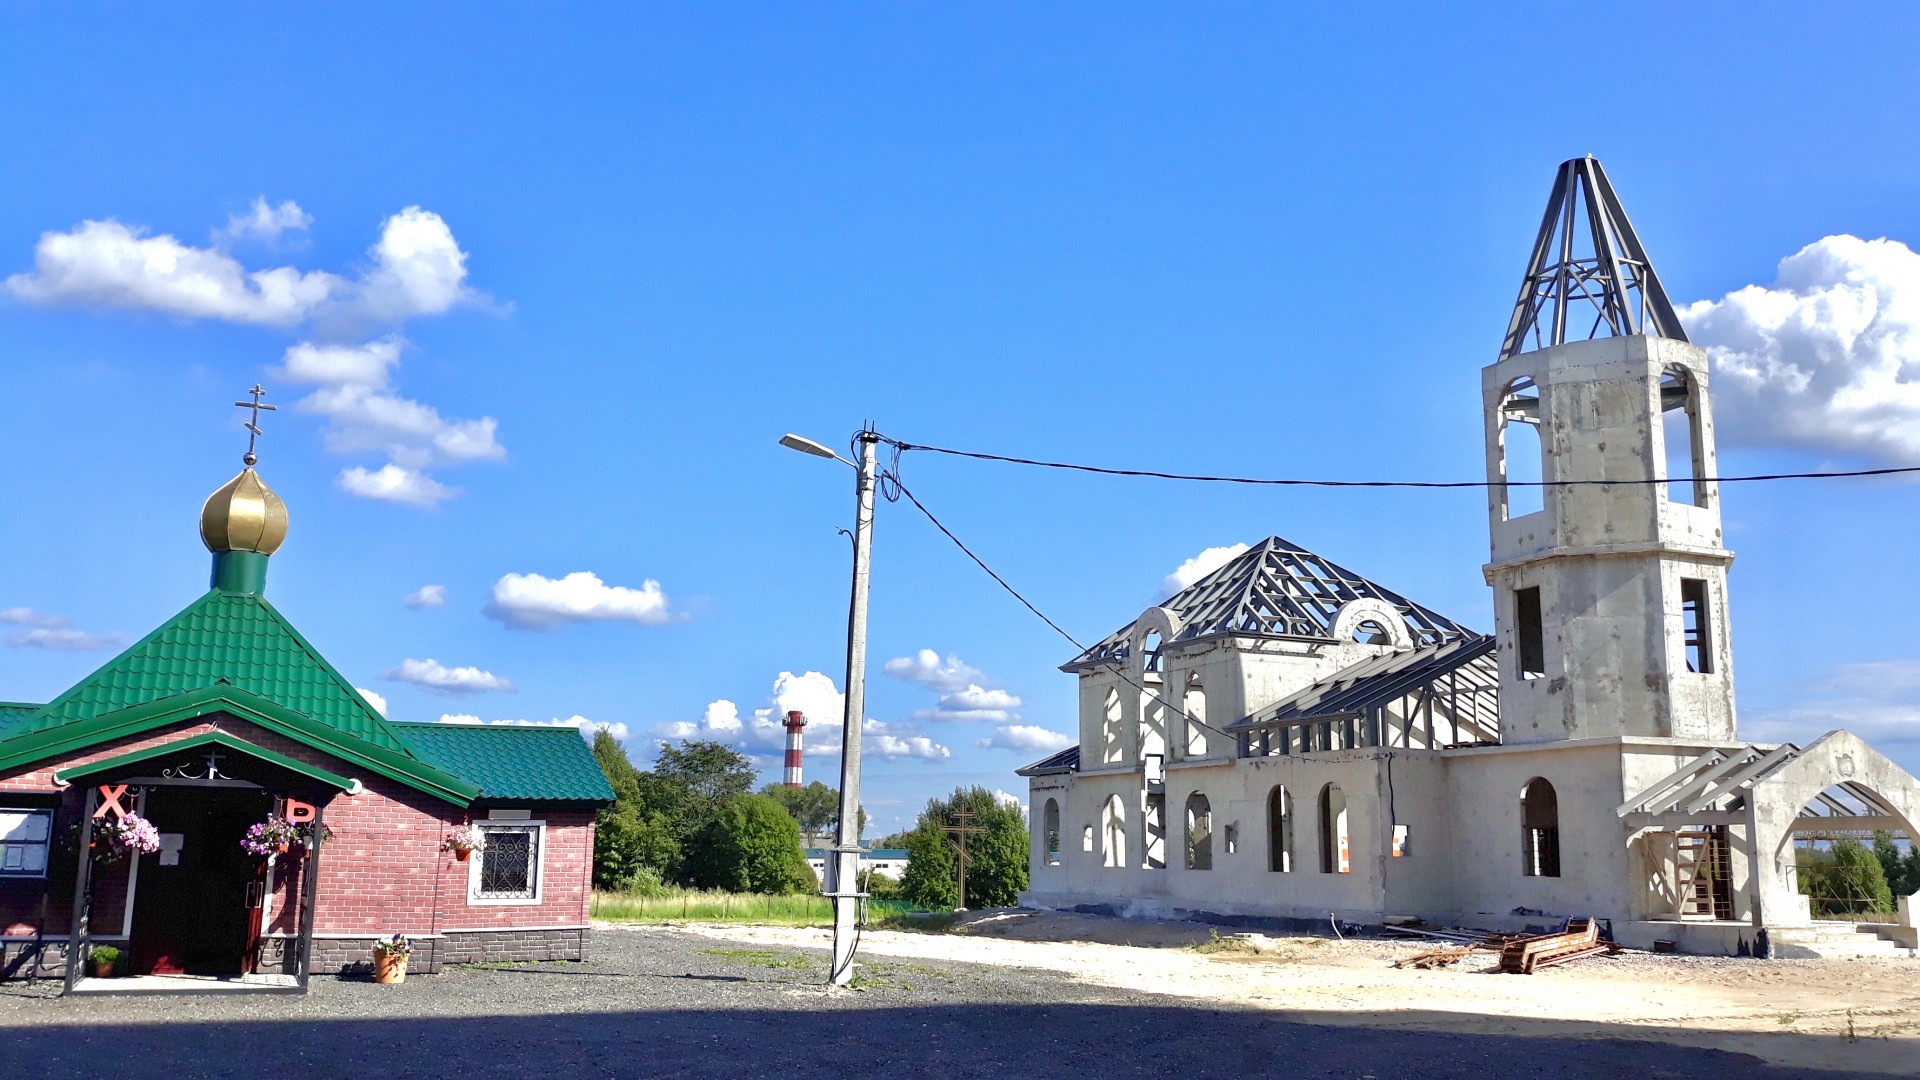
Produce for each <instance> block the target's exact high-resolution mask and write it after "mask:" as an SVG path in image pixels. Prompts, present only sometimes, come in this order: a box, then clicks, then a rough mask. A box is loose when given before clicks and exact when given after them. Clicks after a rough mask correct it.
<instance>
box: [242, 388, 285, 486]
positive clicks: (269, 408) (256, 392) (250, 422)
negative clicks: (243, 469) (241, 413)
mask: <svg viewBox="0 0 1920 1080" xmlns="http://www.w3.org/2000/svg"><path fill="white" fill-rule="evenodd" d="M247 393H249V394H251V395H253V400H252V401H236V402H234V403H233V404H234V407H235V408H239V409H251V410H252V411H253V415H252V416H251V417H249V418H248V419H247V456H246V457H244V458H241V459H240V460H242V461H244V462H246V463H247V465H248V466H252V465H253V463H254V462H256V461H259V460H260V459H259V458H258V457H255V456H254V453H253V441H254V440H255V439H257V438H259V437H260V434H261V432H260V414H261V413H262V412H277V411H279V408H280V406H278V405H266V404H262V403H261V401H260V399H261V398H263V397H265V396H266V394H267V392H266V390H265V389H263V388H262V387H261V385H260V384H259V383H254V384H253V389H251V390H249V391H247Z"/></svg>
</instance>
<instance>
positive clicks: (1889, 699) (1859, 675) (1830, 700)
mask: <svg viewBox="0 0 1920 1080" xmlns="http://www.w3.org/2000/svg"><path fill="white" fill-rule="evenodd" d="M1808 689H1809V691H1811V693H1810V694H1809V695H1808V697H1807V699H1806V700H1803V701H1801V702H1798V703H1795V704H1792V705H1788V706H1785V707H1783V708H1775V709H1746V710H1742V712H1743V714H1744V715H1742V716H1741V718H1740V735H1741V737H1742V738H1747V739H1753V740H1755V741H1758V742H1792V743H1799V744H1800V745H1801V746H1805V745H1806V744H1808V743H1809V742H1812V741H1813V740H1814V739H1817V738H1819V737H1820V736H1821V735H1823V734H1825V733H1826V732H1829V731H1832V730H1833V729H1835V728H1846V729H1847V730H1849V731H1851V732H1853V733H1854V734H1856V735H1859V736H1860V737H1862V738H1864V739H1866V740H1867V741H1869V742H1874V743H1883V744H1887V745H1894V744H1913V743H1920V659H1899V660H1870V661H1863V662H1860V663H1853V664H1841V665H1838V666H1836V667H1835V668H1833V669H1832V670H1831V671H1829V672H1828V673H1827V674H1826V675H1825V676H1823V677H1821V678H1819V679H1816V680H1813V681H1812V682H1810V683H1809V684H1808Z"/></svg>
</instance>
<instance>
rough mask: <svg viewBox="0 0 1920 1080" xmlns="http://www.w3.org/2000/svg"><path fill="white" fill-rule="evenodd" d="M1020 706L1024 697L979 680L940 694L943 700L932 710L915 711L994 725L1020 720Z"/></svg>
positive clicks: (930, 717)
mask: <svg viewBox="0 0 1920 1080" xmlns="http://www.w3.org/2000/svg"><path fill="white" fill-rule="evenodd" d="M1019 707H1020V699H1019V698H1018V697H1015V696H1014V695H1012V694H1010V693H1008V692H1007V691H1005V690H991V689H988V688H986V687H983V686H980V685H979V684H978V683H974V684H971V685H968V686H967V687H965V688H964V689H961V690H956V691H955V692H953V693H951V694H942V695H940V701H939V702H938V703H937V704H936V705H934V707H933V708H931V709H923V710H921V711H920V712H917V713H914V714H913V715H914V716H915V717H918V718H920V719H923V720H958V721H984V722H986V723H990V724H1005V723H1008V722H1010V721H1012V720H1014V719H1016V718H1017V717H1018V716H1019V714H1018V713H1016V712H1014V710H1015V709H1018V708H1019Z"/></svg>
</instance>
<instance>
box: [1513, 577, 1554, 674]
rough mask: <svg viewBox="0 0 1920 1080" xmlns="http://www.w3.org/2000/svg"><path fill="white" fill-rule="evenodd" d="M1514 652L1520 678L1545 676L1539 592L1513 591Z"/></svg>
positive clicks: (1535, 589)
mask: <svg viewBox="0 0 1920 1080" xmlns="http://www.w3.org/2000/svg"><path fill="white" fill-rule="evenodd" d="M1513 636H1514V652H1515V654H1516V659H1517V660H1518V661H1519V671H1518V672H1517V673H1516V674H1518V675H1519V676H1520V677H1521V678H1523V679H1538V678H1540V677H1541V676H1542V675H1545V674H1546V673H1547V635H1546V628H1545V627H1544V626H1543V625H1542V623H1541V619H1540V589H1539V587H1538V586H1535V587H1533V588H1529V589H1515V590H1513Z"/></svg>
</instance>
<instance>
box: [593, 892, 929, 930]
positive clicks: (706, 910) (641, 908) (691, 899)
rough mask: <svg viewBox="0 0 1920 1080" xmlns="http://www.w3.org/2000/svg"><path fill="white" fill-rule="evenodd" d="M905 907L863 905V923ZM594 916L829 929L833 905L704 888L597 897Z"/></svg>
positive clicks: (807, 897) (808, 897)
mask: <svg viewBox="0 0 1920 1080" xmlns="http://www.w3.org/2000/svg"><path fill="white" fill-rule="evenodd" d="M906 910H908V907H907V905H906V904H904V903H900V902H898V901H888V900H869V901H867V920H868V924H869V925H873V924H874V923H875V922H876V920H880V919H885V918H891V917H893V916H895V915H898V914H899V913H900V912H903V911H906ZM593 917H594V918H596V919H606V920H608V921H611V922H642V923H645V922H655V923H671V922H702V923H756V924H761V925H768V926H832V925H833V902H832V901H830V900H828V899H827V898H826V897H824V896H819V895H815V894H803V895H800V896H767V895H763V894H756V893H731V892H721V891H718V890H705V889H674V890H670V891H667V892H664V893H662V894H660V895H658V896H642V895H640V894H637V893H616V892H596V893H594V894H593Z"/></svg>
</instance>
